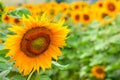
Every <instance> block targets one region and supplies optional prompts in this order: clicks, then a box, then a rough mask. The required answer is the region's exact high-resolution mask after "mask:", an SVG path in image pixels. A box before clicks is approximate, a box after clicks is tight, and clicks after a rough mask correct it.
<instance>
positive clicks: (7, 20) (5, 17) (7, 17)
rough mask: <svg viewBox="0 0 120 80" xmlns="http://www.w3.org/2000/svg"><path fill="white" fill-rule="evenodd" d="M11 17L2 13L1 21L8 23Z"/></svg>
mask: <svg viewBox="0 0 120 80" xmlns="http://www.w3.org/2000/svg"><path fill="white" fill-rule="evenodd" d="M11 19H12V18H11V17H10V16H9V15H6V14H4V15H3V16H2V21H3V22H4V23H10V22H11Z"/></svg>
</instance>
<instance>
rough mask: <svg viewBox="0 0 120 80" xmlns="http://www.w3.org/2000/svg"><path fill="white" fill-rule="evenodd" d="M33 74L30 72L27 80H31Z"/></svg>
mask: <svg viewBox="0 0 120 80" xmlns="http://www.w3.org/2000/svg"><path fill="white" fill-rule="evenodd" d="M33 73H34V71H32V72H31V73H30V75H29V76H28V78H27V80H30V78H31V76H32V75H33Z"/></svg>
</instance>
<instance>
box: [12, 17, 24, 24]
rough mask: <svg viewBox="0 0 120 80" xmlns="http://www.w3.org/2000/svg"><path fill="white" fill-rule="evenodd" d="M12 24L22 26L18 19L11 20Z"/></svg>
mask: <svg viewBox="0 0 120 80" xmlns="http://www.w3.org/2000/svg"><path fill="white" fill-rule="evenodd" d="M11 21H12V24H13V25H21V24H22V20H21V19H19V18H12V20H11Z"/></svg>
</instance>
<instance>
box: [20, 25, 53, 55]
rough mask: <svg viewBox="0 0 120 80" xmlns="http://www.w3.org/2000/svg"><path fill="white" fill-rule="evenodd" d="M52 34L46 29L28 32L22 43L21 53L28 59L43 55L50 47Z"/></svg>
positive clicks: (38, 28) (33, 29)
mask: <svg viewBox="0 0 120 80" xmlns="http://www.w3.org/2000/svg"><path fill="white" fill-rule="evenodd" d="M50 35H51V32H50V31H49V30H48V29H46V28H45V27H35V28H32V29H30V30H28V31H27V32H26V33H25V34H24V36H23V38H22V41H21V46H20V48H21V51H23V52H24V53H25V55H27V56H28V57H36V56H38V55H40V54H43V53H44V52H45V51H46V50H47V49H48V47H49V45H50Z"/></svg>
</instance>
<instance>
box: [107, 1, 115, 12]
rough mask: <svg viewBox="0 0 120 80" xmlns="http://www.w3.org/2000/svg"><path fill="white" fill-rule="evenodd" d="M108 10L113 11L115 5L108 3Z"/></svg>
mask: <svg viewBox="0 0 120 80" xmlns="http://www.w3.org/2000/svg"><path fill="white" fill-rule="evenodd" d="M108 10H110V11H114V10H115V5H114V4H113V3H109V4H108Z"/></svg>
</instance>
